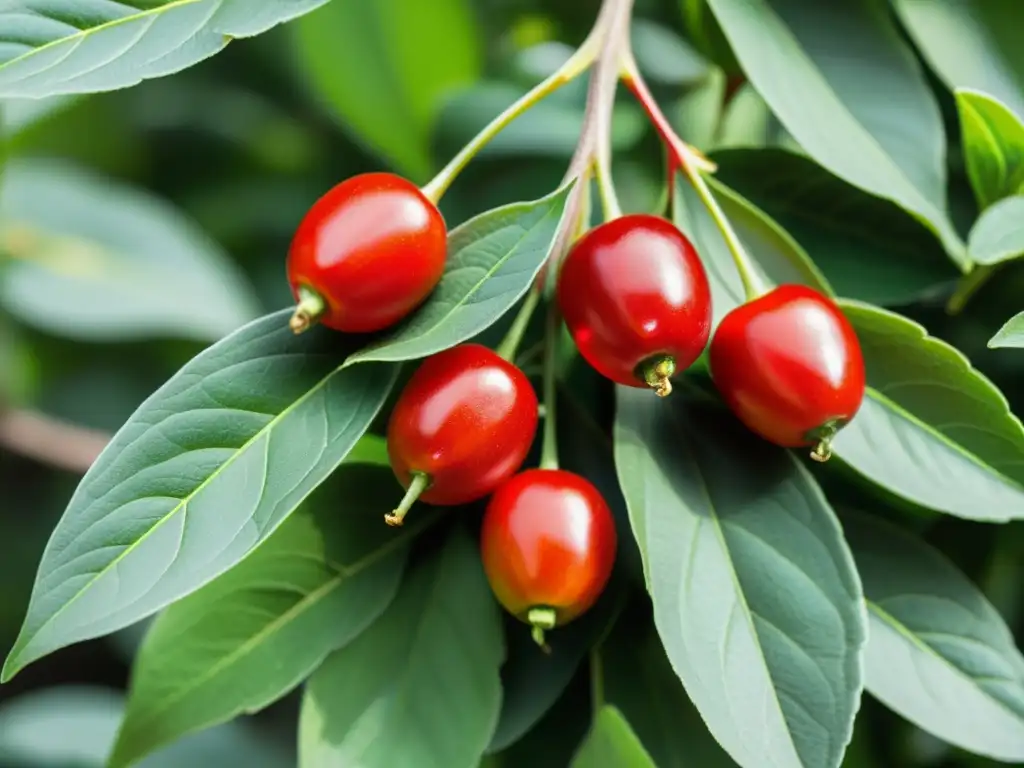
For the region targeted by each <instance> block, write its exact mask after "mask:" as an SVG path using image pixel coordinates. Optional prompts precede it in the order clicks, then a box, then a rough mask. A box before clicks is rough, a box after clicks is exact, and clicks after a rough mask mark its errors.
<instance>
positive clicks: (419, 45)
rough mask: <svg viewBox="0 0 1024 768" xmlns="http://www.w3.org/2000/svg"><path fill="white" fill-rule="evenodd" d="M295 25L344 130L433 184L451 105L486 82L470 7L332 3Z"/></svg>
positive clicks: (315, 78)
mask: <svg viewBox="0 0 1024 768" xmlns="http://www.w3.org/2000/svg"><path fill="white" fill-rule="evenodd" d="M244 1H246V0H243V2H244ZM249 1H251V0H249ZM295 26H296V32H297V42H298V51H297V53H298V56H299V61H300V62H301V64H302V66H303V68H304V70H305V73H306V75H307V77H308V78H309V80H310V81H311V83H312V84H313V86H315V88H316V90H317V91H318V92H319V94H320V95H321V96H322V98H323V99H324V101H325V102H326V103H327V104H328V105H329V106H330V107H331V108H332V109H333V110H334V112H335V113H336V114H337V115H338V117H339V118H340V119H341V121H342V123H343V124H344V125H345V126H346V127H347V128H348V129H349V130H350V131H351V132H352V133H353V134H354V136H355V137H356V138H357V139H359V140H360V141H361V142H362V143H364V144H366V145H367V146H369V147H371V148H372V149H374V150H376V151H377V152H379V153H380V154H381V155H382V156H383V157H385V158H386V159H387V160H388V161H390V162H391V164H392V165H394V166H395V167H396V168H397V169H399V170H400V171H402V172H403V173H406V174H408V175H409V176H410V177H412V178H414V179H416V180H419V181H425V180H426V179H427V177H428V176H429V175H430V172H431V170H432V167H433V161H432V159H431V156H430V135H431V131H432V129H433V125H434V121H435V119H436V117H437V115H438V113H439V111H440V108H441V105H442V100H443V98H444V97H445V96H446V95H447V93H448V92H449V91H450V90H452V89H455V88H458V87H460V86H464V85H468V84H470V83H472V82H474V81H475V80H476V79H477V78H478V77H479V75H480V70H481V66H482V51H481V50H480V42H479V36H478V33H477V30H476V23H475V19H474V18H473V13H472V10H471V8H470V7H469V4H468V3H467V2H466V0H432V1H431V2H430V3H423V2H420V0H373V2H369V3H366V2H340V3H328V4H327V5H326V6H325V7H324V8H322V9H321V10H319V11H317V12H316V13H314V14H310V15H309V16H308V17H306V18H304V19H302V20H301V21H299V22H298V23H297V24H296V25H295Z"/></svg>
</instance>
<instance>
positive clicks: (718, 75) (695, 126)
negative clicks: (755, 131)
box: [668, 67, 725, 152]
mask: <svg viewBox="0 0 1024 768" xmlns="http://www.w3.org/2000/svg"><path fill="white" fill-rule="evenodd" d="M724 97H725V74H724V73H723V72H722V70H720V69H719V68H718V67H715V68H713V69H712V70H711V71H710V73H709V74H708V78H707V80H705V81H704V82H703V83H701V84H700V85H699V86H697V87H696V88H691V89H690V90H688V91H687V92H686V93H684V94H683V95H682V96H681V97H680V98H679V100H678V101H676V103H675V104H673V105H671V108H670V110H669V113H668V115H669V119H670V120H671V121H672V125H673V127H674V128H675V129H676V132H677V133H678V134H679V135H680V136H681V137H682V138H683V139H684V140H685V141H686V142H687V143H688V144H690V145H691V146H694V147H696V148H697V149H699V150H701V151H703V152H709V151H710V150H711V149H712V148H713V147H714V144H715V138H716V135H717V133H718V126H719V122H720V120H721V117H722V100H723V98H724Z"/></svg>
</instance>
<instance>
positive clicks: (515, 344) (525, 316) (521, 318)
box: [494, 284, 543, 363]
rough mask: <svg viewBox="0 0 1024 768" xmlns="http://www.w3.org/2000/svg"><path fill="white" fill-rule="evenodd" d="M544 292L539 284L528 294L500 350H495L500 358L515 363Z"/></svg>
mask: <svg viewBox="0 0 1024 768" xmlns="http://www.w3.org/2000/svg"><path fill="white" fill-rule="evenodd" d="M542 292H543V291H542V290H541V287H540V286H539V285H537V284H534V285H533V287H532V288H530V292H529V293H528V294H526V301H524V302H523V306H521V307H520V308H519V314H517V315H516V319H515V320H513V321H512V327H510V328H509V329H508V333H506V334H505V338H504V339H502V340H501V343H500V344H499V345H498V348H497V349H496V350H494V351H495V352H496V353H497V354H498V357H501V358H504V359H505V360H508V361H509V362H510V363H511V362H513V360H514V358H515V356H516V351H517V350H518V349H519V344H520V342H522V340H523V334H524V333H526V329H527V328H528V327H529V325H530V318H531V317H533V312H534V310H535V309H537V304H538V303H540V296H541V293H542Z"/></svg>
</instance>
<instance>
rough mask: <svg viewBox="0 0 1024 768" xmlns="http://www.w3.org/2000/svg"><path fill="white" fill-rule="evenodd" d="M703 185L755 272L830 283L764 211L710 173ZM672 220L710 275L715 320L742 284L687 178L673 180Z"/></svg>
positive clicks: (822, 285) (733, 302) (737, 299)
mask: <svg viewBox="0 0 1024 768" xmlns="http://www.w3.org/2000/svg"><path fill="white" fill-rule="evenodd" d="M708 182H709V186H710V187H711V189H712V192H713V193H714V194H715V196H716V199H717V200H718V204H719V205H720V206H721V207H722V210H723V211H724V212H725V215H726V217H727V218H728V219H729V221H730V222H731V223H732V226H733V228H734V229H735V230H736V234H737V236H738V237H739V239H740V241H741V242H742V243H743V245H744V246H745V247H746V249H747V252H748V253H749V254H750V255H751V256H752V257H753V258H754V259H755V261H756V262H757V264H758V266H760V268H761V272H762V273H763V274H764V275H765V276H766V277H767V278H768V279H770V280H772V281H774V282H777V283H801V284H803V285H809V286H811V287H812V288H815V289H817V290H819V291H821V292H822V293H825V294H826V295H831V293H832V289H831V286H829V284H828V282H827V281H826V280H825V278H824V276H823V275H822V274H821V273H820V272H819V271H818V269H817V267H815V266H814V263H813V262H812V261H811V260H810V258H809V257H808V256H807V253H806V252H805V251H804V250H803V248H801V247H800V245H799V244H798V243H797V242H796V241H795V240H794V239H793V238H792V237H790V236H789V234H788V233H787V232H786V231H785V230H784V229H782V227H780V226H779V225H778V224H776V223H775V222H774V221H773V220H772V219H771V218H770V217H769V216H767V215H766V214H765V213H764V212H763V211H761V210H760V209H758V208H757V207H756V206H754V205H753V204H751V203H750V202H749V201H748V200H746V199H745V198H743V197H742V196H740V195H739V194H738V193H736V192H734V191H733V190H732V189H730V188H729V187H727V186H725V185H724V184H722V183H720V182H718V181H717V180H714V179H709V180H708ZM673 207H674V211H673V220H674V221H675V223H676V226H678V227H679V228H680V229H681V230H682V231H683V232H685V233H686V234H687V235H689V237H690V238H691V239H692V240H693V241H694V243H695V244H696V246H697V250H698V252H699V253H700V255H701V259H702V261H703V262H704V267H705V269H706V270H707V272H708V277H709V278H710V281H711V294H712V298H711V306H712V310H713V312H714V323H715V325H716V326H717V325H718V323H719V321H721V319H722V317H724V316H725V314H726V313H727V312H729V310H731V309H733V308H734V307H736V306H738V305H739V304H740V303H742V301H741V297H742V296H743V285H742V283H741V282H740V276H739V273H738V272H737V271H736V267H735V265H734V264H733V261H732V257H731V256H730V255H729V249H728V247H727V246H726V244H725V240H724V239H723V238H722V234H721V232H720V231H719V230H718V227H717V225H716V224H715V222H714V219H712V218H711V216H710V215H709V214H708V212H707V209H706V208H705V207H704V204H703V203H702V202H701V200H700V197H698V195H697V192H696V191H695V190H694V189H693V187H691V186H690V185H689V184H688V183H686V182H684V181H679V182H678V184H677V185H676V194H675V197H674V201H673Z"/></svg>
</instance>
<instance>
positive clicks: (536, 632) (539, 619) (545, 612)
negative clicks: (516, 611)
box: [526, 606, 558, 653]
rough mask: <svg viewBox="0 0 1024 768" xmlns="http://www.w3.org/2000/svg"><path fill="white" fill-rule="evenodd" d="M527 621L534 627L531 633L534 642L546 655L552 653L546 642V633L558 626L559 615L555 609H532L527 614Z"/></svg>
mask: <svg viewBox="0 0 1024 768" xmlns="http://www.w3.org/2000/svg"><path fill="white" fill-rule="evenodd" d="M526 620H527V621H528V622H530V626H531V627H533V631H532V632H531V633H530V634H531V635H532V636H533V642H535V643H536V644H537V645H539V646H540V649H541V650H542V651H544V653H551V648H550V646H549V645H548V644H547V642H546V641H545V640H544V633H545V632H546V631H548V630H552V629H554V628H555V626H556V625H557V624H558V614H556V613H555V609H554V608H546V607H543V606H541V607H537V608H531V609H530V611H529V613H527V614H526Z"/></svg>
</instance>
